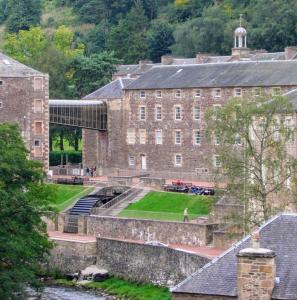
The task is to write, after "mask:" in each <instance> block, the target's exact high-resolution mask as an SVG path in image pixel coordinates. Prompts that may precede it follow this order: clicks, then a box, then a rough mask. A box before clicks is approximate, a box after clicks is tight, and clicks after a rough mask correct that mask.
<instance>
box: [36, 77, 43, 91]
mask: <svg viewBox="0 0 297 300" xmlns="http://www.w3.org/2000/svg"><path fill="white" fill-rule="evenodd" d="M42 90H43V78H42V77H35V78H34V91H42Z"/></svg>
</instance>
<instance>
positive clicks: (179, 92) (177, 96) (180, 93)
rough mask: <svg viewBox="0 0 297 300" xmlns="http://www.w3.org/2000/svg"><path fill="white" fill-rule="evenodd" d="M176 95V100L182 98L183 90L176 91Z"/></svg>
mask: <svg viewBox="0 0 297 300" xmlns="http://www.w3.org/2000/svg"><path fill="white" fill-rule="evenodd" d="M174 95H175V98H181V96H182V92H181V90H175V91H174Z"/></svg>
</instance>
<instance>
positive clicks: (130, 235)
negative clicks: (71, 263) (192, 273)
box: [86, 216, 217, 246]
mask: <svg viewBox="0 0 297 300" xmlns="http://www.w3.org/2000/svg"><path fill="white" fill-rule="evenodd" d="M86 227H87V234H88V235H92V236H99V237H108V238H118V239H128V240H157V241H160V242H162V243H166V244H183V245H189V246H206V245H207V244H209V243H211V241H212V232H213V230H215V229H217V225H215V224H194V223H182V222H168V221H154V220H140V219H128V218H116V217H104V216H89V217H87V226H86Z"/></svg>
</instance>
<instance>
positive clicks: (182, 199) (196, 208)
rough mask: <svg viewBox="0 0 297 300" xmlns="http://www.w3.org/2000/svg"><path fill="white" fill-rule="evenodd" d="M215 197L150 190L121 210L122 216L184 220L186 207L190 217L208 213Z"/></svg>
mask: <svg viewBox="0 0 297 300" xmlns="http://www.w3.org/2000/svg"><path fill="white" fill-rule="evenodd" d="M212 202H213V199H212V198H210V197H207V196H197V195H187V194H179V193H169V192H150V193H148V194H147V195H146V196H145V197H144V198H143V199H141V200H139V201H138V202H136V203H133V204H130V205H129V206H128V207H127V208H126V209H124V210H123V211H122V212H120V214H119V216H120V217H127V218H143V219H154V220H168V221H182V220H183V212H184V209H185V208H186V207H187V208H188V213H189V218H190V219H194V218H197V217H199V216H203V215H208V214H209V212H210V210H211V206H212Z"/></svg>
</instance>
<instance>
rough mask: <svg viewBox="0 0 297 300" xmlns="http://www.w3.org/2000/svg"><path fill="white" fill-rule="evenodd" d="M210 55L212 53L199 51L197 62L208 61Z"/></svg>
mask: <svg viewBox="0 0 297 300" xmlns="http://www.w3.org/2000/svg"><path fill="white" fill-rule="evenodd" d="M209 57H210V55H209V54H207V53H197V54H196V63H197V64H204V63H206V61H207V59H208V58H209Z"/></svg>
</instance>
